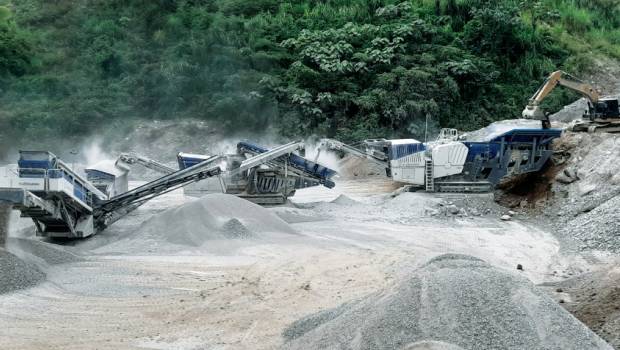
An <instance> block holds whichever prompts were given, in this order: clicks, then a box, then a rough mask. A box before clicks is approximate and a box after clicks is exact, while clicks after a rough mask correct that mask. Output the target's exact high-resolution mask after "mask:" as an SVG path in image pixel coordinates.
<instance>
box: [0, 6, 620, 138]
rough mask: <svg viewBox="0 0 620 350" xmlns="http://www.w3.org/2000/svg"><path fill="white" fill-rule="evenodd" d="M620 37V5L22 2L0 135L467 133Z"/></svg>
mask: <svg viewBox="0 0 620 350" xmlns="http://www.w3.org/2000/svg"><path fill="white" fill-rule="evenodd" d="M7 1H8V0H7ZM9 8H10V9H12V11H9V10H8V9H9ZM619 27H620V7H619V6H618V3H617V1H616V0H587V1H586V0H521V1H518V0H502V1H491V0H408V1H395V0H329V1H310V0H289V1H275V0H256V1H244V0H200V1H196V0H148V1H147V0H131V1H123V0H109V1H93V0H89V1H87V3H86V4H85V5H84V6H75V4H74V2H72V1H69V0H59V1H53V2H52V1H43V0H20V1H12V2H11V3H9V5H8V6H7V7H0V79H1V80H0V83H2V88H1V89H0V103H2V105H3V111H2V113H0V122H2V123H3V125H8V127H7V128H3V129H2V130H1V131H0V133H1V132H4V133H7V134H12V135H18V134H20V133H21V134H23V135H31V136H32V135H45V134H51V133H54V134H58V133H60V134H61V135H76V134H79V135H82V134H84V135H85V134H87V133H89V132H92V131H94V130H97V128H98V127H100V126H101V125H103V124H108V123H112V122H116V121H118V120H121V119H131V118H168V119H171V118H189V117H191V118H197V119H204V120H209V121H212V122H213V123H217V124H218V125H219V126H221V127H223V128H226V129H230V130H238V129H245V130H261V129H263V128H264V127H265V126H266V125H277V127H278V128H279V130H280V132H281V133H282V134H283V135H286V136H291V137H292V136H299V135H303V136H307V135H309V134H319V135H329V136H336V137H339V138H342V139H344V140H354V139H360V138H365V137H378V136H395V137H396V136H416V137H421V136H422V135H423V133H424V128H425V125H426V121H427V120H428V121H429V126H430V128H431V129H437V128H439V127H440V126H443V127H457V128H460V129H465V130H469V129H474V128H478V127H481V126H484V125H486V124H487V123H489V122H491V121H494V120H498V119H504V118H513V117H518V116H519V115H520V112H521V109H522V108H523V106H524V104H525V103H526V101H527V98H528V97H529V96H530V95H531V94H532V93H533V91H534V90H535V89H536V86H537V85H538V84H540V82H541V81H542V79H543V77H544V76H545V75H547V74H548V73H549V72H551V71H553V70H555V69H558V68H566V69H569V70H572V71H573V72H574V73H576V74H578V73H579V72H580V71H583V70H586V69H587V68H588V67H589V66H590V60H591V56H592V55H591V52H592V51H593V50H596V52H599V53H600V55H608V56H611V57H616V58H618V57H620V48H619V47H620V34H619V33H620V29H619ZM26 30H27V31H26ZM572 97H574V96H572V95H570V94H568V93H564V92H562V93H554V96H553V97H551V98H550V102H549V105H550V108H557V107H559V106H560V105H561V104H563V103H565V102H567V101H569V100H570V98H572ZM0 136H1V135H0Z"/></svg>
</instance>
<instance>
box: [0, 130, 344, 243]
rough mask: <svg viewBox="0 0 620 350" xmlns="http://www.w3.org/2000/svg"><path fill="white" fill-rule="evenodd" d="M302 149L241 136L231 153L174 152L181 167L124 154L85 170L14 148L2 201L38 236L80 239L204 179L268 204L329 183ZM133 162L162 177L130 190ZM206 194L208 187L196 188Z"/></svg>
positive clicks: (0, 183)
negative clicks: (265, 145)
mask: <svg viewBox="0 0 620 350" xmlns="http://www.w3.org/2000/svg"><path fill="white" fill-rule="evenodd" d="M301 149H303V143H301V142H291V143H288V144H285V145H282V146H278V147H276V148H273V149H271V150H268V149H266V148H262V147H260V146H257V145H254V144H251V143H248V142H240V143H239V144H238V145H237V151H238V152H237V154H234V155H228V156H219V155H216V156H204V155H192V154H187V153H180V154H179V155H178V160H179V167H180V169H179V170H175V169H173V168H171V167H168V166H166V165H164V164H162V163H159V162H157V161H154V160H152V159H149V158H147V157H143V156H140V155H136V154H130V153H126V154H122V155H121V156H120V157H119V159H118V160H117V161H116V162H114V161H102V162H100V163H97V164H95V165H93V166H90V167H87V168H86V169H85V171H84V172H85V176H83V175H81V174H79V173H78V172H76V171H74V170H73V169H72V167H70V166H68V165H67V164H66V163H65V162H63V161H62V160H60V159H59V158H58V157H57V156H56V155H54V154H52V153H50V152H47V151H20V152H19V160H18V162H17V165H16V166H15V167H10V166H9V167H4V168H0V204H8V205H10V206H11V207H12V208H13V209H15V210H18V211H20V212H21V216H22V217H28V218H31V219H32V221H33V222H34V224H35V227H36V230H37V234H38V235H39V236H44V237H52V238H83V237H88V236H91V235H93V234H96V233H98V232H101V231H102V230H104V229H105V228H106V227H108V226H109V225H111V224H112V223H114V222H116V221H117V220H119V219H121V218H122V217H124V216H125V215H127V214H129V213H130V212H132V211H133V210H135V209H137V208H138V207H139V206H140V205H142V204H144V203H145V202H147V201H148V200H150V199H153V198H155V197H157V196H160V195H162V194H165V193H167V192H170V191H173V190H175V189H178V188H181V187H186V186H189V185H191V184H194V183H198V182H200V181H203V180H209V179H217V181H218V183H221V184H222V186H225V187H224V190H223V191H222V190H221V189H220V190H219V191H217V192H226V193H232V194H236V195H239V196H240V197H242V198H247V199H250V200H252V199H254V200H255V201H257V202H264V203H269V204H274V203H283V201H285V200H286V198H287V197H288V196H290V195H292V194H293V193H294V192H295V189H299V188H304V187H309V186H316V185H319V184H322V185H324V186H326V187H329V188H332V187H334V186H335V184H334V183H333V182H332V181H331V180H330V178H331V177H332V176H334V175H335V174H336V172H335V171H333V170H331V169H328V168H326V167H324V166H322V165H319V164H317V163H314V162H311V161H309V160H307V159H305V158H303V157H301V156H299V155H296V154H294V153H293V152H295V151H297V150H301ZM134 164H140V165H142V166H145V167H147V168H149V169H152V170H155V171H157V172H159V173H162V174H164V176H162V177H161V178H158V179H156V180H154V181H151V182H148V183H146V184H144V185H142V186H140V187H137V188H134V189H132V190H128V172H129V169H130V167H131V166H132V165H134ZM222 167H224V168H225V169H226V172H225V173H224V174H222ZM220 175H222V177H221V178H220ZM223 181H226V182H227V183H224V182H223ZM198 189H199V190H200V189H203V188H198ZM207 189H208V187H207ZM205 193H209V192H208V191H199V194H205Z"/></svg>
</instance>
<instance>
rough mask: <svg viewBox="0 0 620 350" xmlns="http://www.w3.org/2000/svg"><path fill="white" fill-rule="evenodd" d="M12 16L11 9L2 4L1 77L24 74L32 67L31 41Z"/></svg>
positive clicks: (0, 26)
mask: <svg viewBox="0 0 620 350" xmlns="http://www.w3.org/2000/svg"><path fill="white" fill-rule="evenodd" d="M11 17H12V15H11V11H9V9H8V8H6V7H4V6H0V78H2V77H6V76H10V75H13V76H20V75H24V74H25V73H26V72H27V71H28V69H29V68H30V57H31V56H32V47H31V43H30V41H29V38H28V36H27V35H26V33H24V32H22V31H20V30H19V29H18V28H17V26H16V25H15V23H14V22H13V21H12V20H11Z"/></svg>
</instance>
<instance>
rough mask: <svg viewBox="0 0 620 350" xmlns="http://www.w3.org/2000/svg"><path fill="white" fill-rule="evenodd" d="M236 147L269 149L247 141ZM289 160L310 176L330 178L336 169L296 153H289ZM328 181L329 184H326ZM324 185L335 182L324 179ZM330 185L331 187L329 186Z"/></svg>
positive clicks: (332, 184) (261, 151) (256, 149)
mask: <svg viewBox="0 0 620 350" xmlns="http://www.w3.org/2000/svg"><path fill="white" fill-rule="evenodd" d="M237 148H238V149H247V150H250V151H252V152H255V153H265V152H267V151H269V150H268V149H266V148H263V147H261V146H258V145H255V144H252V143H249V142H239V143H238V144H237ZM289 161H290V164H291V165H292V166H293V167H295V168H296V169H299V170H301V171H303V172H305V173H307V174H310V175H312V176H316V177H319V178H321V179H325V180H327V179H330V178H332V177H333V176H334V175H336V174H337V173H336V171H335V170H332V169H330V168H327V167H325V166H323V165H321V164H317V163H315V162H312V161H310V160H308V159H306V158H304V157H300V156H298V155H296V154H291V156H290V157H289ZM328 182H329V184H328ZM324 185H325V186H326V187H328V188H332V187H334V186H335V184H334V183H333V182H331V181H326V182H325V184H324ZM329 185H331V187H330V186H329Z"/></svg>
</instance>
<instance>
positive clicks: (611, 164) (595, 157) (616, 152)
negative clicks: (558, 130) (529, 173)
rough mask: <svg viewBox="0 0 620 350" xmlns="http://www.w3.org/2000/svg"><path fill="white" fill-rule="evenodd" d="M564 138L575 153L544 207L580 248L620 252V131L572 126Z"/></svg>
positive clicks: (564, 143)
mask: <svg viewBox="0 0 620 350" xmlns="http://www.w3.org/2000/svg"><path fill="white" fill-rule="evenodd" d="M561 142H562V144H561V146H562V147H564V148H566V149H567V150H568V151H569V152H570V154H571V157H570V158H569V159H568V161H567V163H566V164H565V168H564V169H563V170H562V171H561V172H559V173H558V174H557V175H556V177H555V183H554V184H553V186H552V191H553V199H552V201H551V202H550V203H548V205H547V206H546V208H545V213H546V214H547V215H548V216H549V217H551V218H552V219H553V220H554V221H555V222H556V223H557V225H556V227H559V230H558V231H559V233H560V235H561V236H562V237H565V238H566V239H569V240H576V241H577V246H578V247H580V248H581V249H588V250H589V249H596V250H604V251H610V252H616V253H617V252H620V211H619V210H618V209H617V208H618V204H619V203H620V197H619V195H620V135H611V134H587V133H570V132H568V133H566V134H565V135H564V136H563V138H562V140H561Z"/></svg>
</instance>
